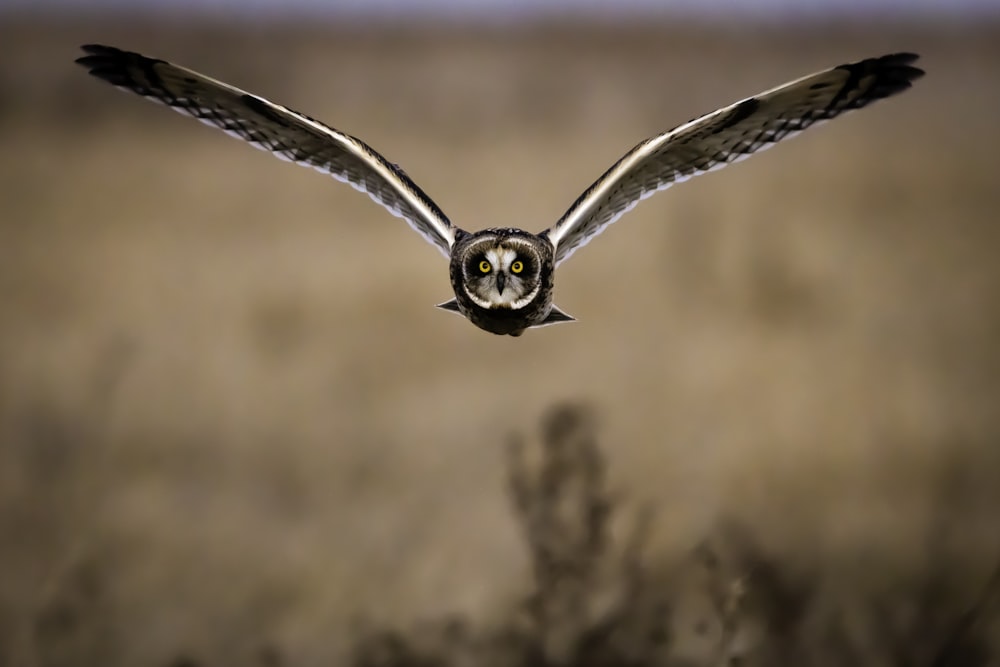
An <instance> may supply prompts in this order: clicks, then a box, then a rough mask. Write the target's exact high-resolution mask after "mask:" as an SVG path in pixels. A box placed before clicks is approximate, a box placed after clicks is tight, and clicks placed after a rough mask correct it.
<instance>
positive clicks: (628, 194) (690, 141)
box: [77, 44, 923, 336]
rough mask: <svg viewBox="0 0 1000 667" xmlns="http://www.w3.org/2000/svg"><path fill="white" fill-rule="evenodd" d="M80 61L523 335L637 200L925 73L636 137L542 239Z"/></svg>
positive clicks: (291, 119)
mask: <svg viewBox="0 0 1000 667" xmlns="http://www.w3.org/2000/svg"><path fill="white" fill-rule="evenodd" d="M83 50H84V52H85V54H86V55H84V56H83V57H81V58H78V59H77V62H78V63H79V64H81V65H83V66H84V67H86V68H87V69H88V70H89V71H90V73H91V74H92V75H94V76H96V77H98V78H100V79H103V80H104V81H107V82H108V83H110V84H112V85H114V86H116V87H118V88H121V89H123V90H128V91H131V92H134V93H137V94H139V95H142V96H143V97H146V98H149V99H151V100H154V101H157V102H161V103H163V104H166V105H167V106H170V107H172V108H174V109H176V110H177V111H179V112H181V113H183V114H187V115H189V116H194V117H195V118H197V119H199V120H201V121H202V122H204V123H206V124H208V125H213V126H215V127H217V128H219V129H221V130H223V131H224V132H226V133H227V134H229V135H232V136H235V137H238V138H240V139H243V140H244V141H246V142H248V143H250V144H251V145H253V146H255V147H257V148H260V149H263V150H266V151H268V152H271V153H273V154H275V155H276V156H278V157H280V158H282V159H284V160H288V161H290V162H295V163H297V164H301V165H305V166H308V167H312V168H313V169H315V170H317V171H320V172H322V173H324V174H329V175H330V176H332V177H334V178H336V179H337V180H340V181H344V182H346V183H348V184H350V185H351V186H353V187H354V188H355V189H357V190H360V191H362V192H365V193H367V194H368V195H369V196H370V197H371V198H372V199H373V200H375V201H376V202H377V203H379V204H381V205H382V206H384V207H385V208H386V209H387V210H388V211H389V212H390V213H392V214H393V215H395V216H398V217H400V218H403V220H405V221H406V223H407V224H409V225H410V227H412V228H413V230H414V231H416V232H417V233H418V234H420V235H421V236H422V237H423V238H424V240H426V241H428V242H429V243H431V244H432V245H434V246H435V247H437V249H438V250H439V251H441V253H442V254H443V255H445V257H447V258H448V259H449V273H450V276H451V286H452V288H453V290H454V292H455V298H454V299H452V300H450V301H448V302H446V303H442V304H439V307H440V308H444V309H445V310H450V311H453V312H456V313H459V314H461V315H464V316H465V317H466V318H467V319H468V320H470V321H471V322H472V323H473V324H475V325H476V326H477V327H479V328H480V329H484V330H486V331H489V332H491V333H494V334H499V335H510V336H520V335H521V334H522V333H523V332H524V331H525V330H526V329H528V328H531V327H539V326H545V325H548V324H555V323H557V322H569V321H572V320H573V318H572V317H570V316H568V315H566V314H565V313H564V312H562V311H561V310H560V309H559V308H557V307H556V306H555V305H553V303H552V289H553V282H554V278H555V270H556V267H558V266H559V264H561V263H562V262H564V261H565V260H567V259H569V257H570V256H571V255H572V254H573V253H574V252H576V250H578V249H579V248H581V247H583V246H584V245H586V244H587V243H589V242H590V241H591V240H592V239H593V238H595V237H596V236H597V235H598V234H600V233H601V232H602V231H604V230H605V229H606V228H607V227H608V225H610V224H612V223H613V222H615V221H616V220H618V219H619V218H620V217H621V216H622V215H624V214H625V213H626V212H627V211H629V210H631V209H632V208H633V207H634V206H635V205H636V204H638V202H639V201H641V200H642V199H645V198H647V197H649V196H651V195H653V194H655V193H657V192H660V191H661V190H665V189H667V188H669V187H670V186H672V185H673V184H675V183H680V182H681V181H684V180H687V179H688V178H691V177H692V176H695V175H698V174H702V173H705V172H708V171H714V170H716V169H720V168H722V167H724V166H726V165H728V164H732V163H734V162H738V161H740V160H743V159H744V158H747V157H749V156H750V155H751V154H753V153H755V152H757V151H760V150H763V149H765V148H768V147H770V146H773V145H774V144H775V143H777V142H779V141H782V140H783V139H785V138H787V137H793V136H795V135H797V134H799V133H800V132H802V131H803V130H805V129H807V128H809V127H811V126H813V125H818V124H820V123H823V122H826V121H828V120H831V119H833V118H836V117H837V116H839V115H841V114H844V113H848V112H850V111H853V110H855V109H860V108H862V107H865V106H867V105H868V104H870V103H872V102H874V101H876V100H880V99H883V98H886V97H891V96H893V95H896V94H898V93H900V92H902V91H904V90H906V89H908V88H909V87H910V85H911V82H912V81H914V80H915V79H917V78H919V77H920V76H922V75H923V71H922V70H920V69H918V68H916V67H913V65H912V63H913V62H914V61H916V59H917V56H916V55H915V54H913V53H891V54H888V55H884V56H880V57H877V58H867V59H865V60H859V61H857V62H853V63H846V64H843V65H838V66H837V67H832V68H830V69H826V70H823V71H821V72H817V73H815V74H811V75H809V76H805V77H802V78H801V79H797V80H795V81H791V82H789V83H786V84H784V85H781V86H778V87H776V88H772V89H771V90H767V91H764V92H763V93H759V94H758V95H754V96H753V97H748V98H745V99H743V100H740V101H738V102H736V103H734V104H731V105H729V106H727V107H723V108H721V109H718V110H717V111H713V112H711V113H708V114H705V115H703V116H700V117H698V118H695V119H694V120H691V121H688V122H687V123H683V124H681V125H678V126H677V127H675V128H673V129H671V130H667V131H666V132H661V133H660V134H657V135H654V136H652V137H649V138H648V139H646V140H644V141H641V142H639V143H638V144H636V145H635V146H634V147H633V148H632V149H631V150H629V151H628V152H627V153H625V155H623V156H622V157H621V158H620V159H619V160H618V161H617V162H615V163H614V164H613V165H611V167H610V168H608V169H607V170H606V171H605V172H604V173H603V174H602V175H601V176H600V177H598V179H597V180H596V181H595V182H594V183H593V184H592V185H591V186H590V187H589V188H587V190H585V191H584V193H583V194H582V195H580V196H579V197H578V198H577V199H576V200H575V201H574V202H573V204H572V205H570V207H569V209H568V210H567V211H566V212H565V213H564V214H563V216H562V217H561V218H559V220H558V221H557V222H556V223H555V224H554V225H552V226H551V227H549V228H548V229H546V230H545V231H543V232H542V233H540V234H532V233H530V232H526V231H523V230H520V229H511V228H492V229H484V230H482V231H479V232H468V231H465V230H463V229H461V228H459V227H457V226H456V225H453V224H452V223H451V221H450V220H448V217H447V216H446V215H445V214H444V212H443V211H442V210H441V209H440V208H439V207H438V206H437V204H435V203H434V201H433V200H432V199H431V198H430V197H428V196H427V195H426V194H425V193H424V191H423V190H421V189H420V187H418V186H417V184H416V183H414V182H413V181H412V180H411V179H410V177H409V176H408V175H407V174H406V172H405V171H403V169H402V168H400V167H399V165H397V164H395V163H393V162H390V161H389V160H387V159H386V158H385V157H383V156H382V155H381V154H380V153H378V152H377V151H375V150H374V149H373V148H372V147H371V146H369V145H368V144H366V143H365V142H363V141H361V140H360V139H358V138H357V137H354V136H351V135H349V134H346V133H344V132H341V131H339V130H336V129H334V128H332V127H330V126H328V125H324V124H323V123H321V122H319V121H317V120H316V119H314V118H310V117H309V116H307V115H305V114H302V113H299V112H297V111H294V110H292V109H289V108H288V107H286V106H282V105H280V104H275V103H274V102H270V101H268V100H266V99H264V98H263V97H259V96H257V95H253V94H251V93H248V92H246V91H244V90H240V89H239V88H236V87H234V86H230V85H229V84H226V83H223V82H222V81H217V80H216V79H212V78H210V77H207V76H205V75H203V74H199V73H198V72H195V71H193V70H189V69H186V68H184V67H180V66H178V65H174V64H172V63H169V62H167V61H165V60H158V59H156V58H148V57H146V56H143V55H141V54H139V53H133V52H130V51H123V50H121V49H116V48H114V47H110V46H101V45H97V44H90V45H86V46H84V47H83Z"/></svg>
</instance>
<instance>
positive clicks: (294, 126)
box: [76, 44, 456, 257]
mask: <svg viewBox="0 0 1000 667" xmlns="http://www.w3.org/2000/svg"><path fill="white" fill-rule="evenodd" d="M82 48H83V51H84V52H86V53H87V55H85V56H83V57H81V58H78V59H77V61H76V62H77V63H79V64H81V65H83V66H84V67H86V68H87V69H88V70H89V71H90V74H92V75H94V76H95V77H97V78H99V79H103V80H105V81H107V82H108V83H110V84H112V85H114V86H116V87H118V88H121V89H123V90H129V91H131V92H133V93H137V94H139V95H142V96H143V97H146V98H148V99H151V100H153V101H155V102H160V103H162V104H166V105H167V106H169V107H172V108H174V109H176V110H177V111H179V112H181V113H184V114H187V115H189V116H193V117H195V118H197V119H198V120H200V121H201V122H203V123H205V124H207V125H212V126H214V127H217V128H219V129H221V130H222V131H223V132H225V133H226V134H228V135H230V136H233V137H236V138H238V139H243V140H244V141H246V142H248V143H250V144H251V145H253V146H255V147H257V148H260V149H262V150H266V151H269V152H271V153H274V155H276V156H277V157H279V158H281V159H283V160H287V161H289V162H294V163H297V164H301V165H304V166H308V167H312V168H313V169H316V170H317V171H320V172H323V173H326V174H329V175H331V176H333V177H334V178H336V179H337V180H339V181H343V182H345V183H348V184H350V185H351V186H353V187H354V188H355V189H357V190H360V191H362V192H365V193H367V194H368V195H369V196H370V197H371V198H372V199H373V200H375V201H376V202H378V203H379V204H381V205H382V206H384V207H385V208H386V209H388V210H389V212H390V213H392V214H393V215H395V216H398V217H400V218H403V219H404V220H405V221H406V222H407V223H408V224H409V225H410V226H411V227H412V228H413V229H414V230H416V231H417V232H418V233H419V234H420V235H421V236H423V237H424V238H425V239H426V240H427V241H429V242H430V243H433V244H434V245H436V246H437V247H438V249H440V250H441V252H442V253H444V255H445V257H448V256H450V251H451V246H452V245H453V244H454V242H455V232H456V228H455V227H454V226H453V225H452V224H451V222H449V221H448V218H447V217H446V216H445V214H444V213H443V212H442V211H441V209H440V208H438V206H437V205H436V204H435V203H434V202H433V201H432V200H431V199H430V197H428V196H427V195H426V194H424V192H423V190H421V189H420V188H419V187H418V186H417V185H416V184H415V183H414V182H413V181H412V180H410V178H409V177H408V176H407V175H406V173H405V172H404V171H403V170H402V169H401V168H399V166H397V165H394V164H392V163H391V162H389V161H388V160H386V159H385V158H384V157H382V156H381V155H380V154H379V153H378V152H376V151H375V150H374V149H372V148H371V147H370V146H368V145H367V144H366V143H364V142H363V141H361V140H360V139H357V138H356V137H352V136H350V135H348V134H344V133H343V132H340V131H338V130H335V129H333V128H331V127H328V126H326V125H324V124H323V123H320V122H319V121H317V120H315V119H313V118H310V117H309V116H306V115H305V114H301V113H299V112H297V111H293V110H291V109H289V108H287V107H284V106H281V105H280V104H275V103H273V102H269V101H268V100H266V99H264V98H262V97H258V96H257V95H253V94H251V93H248V92H246V91H243V90H240V89H239V88H235V87H233V86H230V85H228V84H225V83H222V82H221V81H216V80H215V79H212V78H209V77H207V76H204V75H202V74H198V73H197V72H194V71H192V70H189V69H186V68H184V67H179V66H177V65H174V64H171V63H168V62H166V61H163V60H157V59H154V58H147V57H145V56H143V55H140V54H138V53H132V52H129V51H122V50H120V49H116V48H114V47H110V46H101V45H96V44H89V45H85V46H83V47H82Z"/></svg>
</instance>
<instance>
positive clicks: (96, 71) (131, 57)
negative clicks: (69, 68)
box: [74, 44, 163, 88]
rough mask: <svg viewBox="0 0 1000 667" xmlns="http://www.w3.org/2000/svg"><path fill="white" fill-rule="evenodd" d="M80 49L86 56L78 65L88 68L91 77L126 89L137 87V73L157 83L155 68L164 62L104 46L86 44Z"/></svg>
mask: <svg viewBox="0 0 1000 667" xmlns="http://www.w3.org/2000/svg"><path fill="white" fill-rule="evenodd" d="M80 49H81V50H82V51H83V52H84V53H85V54H86V55H83V56H80V57H79V58H77V59H76V60H75V61H74V62H76V64H78V65H80V66H82V67H86V68H87V72H88V73H89V74H90V75H91V76H95V77H97V78H98V79H102V80H104V81H107V82H108V83H110V84H112V85H114V86H120V87H124V88H128V87H133V86H135V84H136V74H135V72H142V73H144V74H145V76H146V79H147V81H150V82H151V81H155V80H156V75H155V73H154V71H153V66H154V65H156V64H158V63H162V62H163V61H162V60H157V59H155V58H147V57H146V56H144V55H142V54H140V53H135V52H133V51H124V50H122V49H118V48H115V47H113V46H105V45H103V44H84V45H83V46H81V47H80Z"/></svg>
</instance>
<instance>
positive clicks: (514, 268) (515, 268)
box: [510, 260, 524, 273]
mask: <svg viewBox="0 0 1000 667" xmlns="http://www.w3.org/2000/svg"><path fill="white" fill-rule="evenodd" d="M510 270H511V272H512V273H520V272H521V271H524V262H522V261H521V260H517V261H516V262H514V263H513V264H511V265H510Z"/></svg>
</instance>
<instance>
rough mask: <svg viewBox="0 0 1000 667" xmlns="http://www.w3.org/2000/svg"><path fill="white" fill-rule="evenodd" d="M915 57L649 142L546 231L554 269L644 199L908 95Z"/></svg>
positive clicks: (833, 76) (837, 77)
mask: <svg viewBox="0 0 1000 667" xmlns="http://www.w3.org/2000/svg"><path fill="white" fill-rule="evenodd" d="M916 59H917V56H916V55H915V54H912V53H894V54H891V55H887V56H882V57H880V58H869V59H867V60H862V61H859V62H856V63H849V64H846V65H840V66H839V67H834V68H832V69H829V70H826V71H824V72H818V73H816V74H812V75H810V76H806V77H803V78H801V79H798V80H796V81H792V82H791V83H786V84H784V85H782V86H778V87H777V88H774V89H772V90H769V91H766V92H764V93H761V94H760V95H757V96H755V97H750V98H747V99H745V100H742V101H740V102H737V103H736V104H733V105H731V106H728V107H726V108H724V109H719V110H718V111H715V112H712V113H710V114H708V115H705V116H702V117H700V118H696V119H694V120H692V121H690V122H687V123H685V124H683V125H681V126H679V127H676V128H674V129H673V130H670V131H668V132H665V133H663V134H660V135H658V136H655V137H652V138H650V139H647V140H646V141H643V142H642V143H640V144H639V145H637V146H636V147H635V148H633V149H632V150H631V151H629V152H628V153H626V154H625V156H624V157H622V158H621V159H620V160H619V161H618V162H616V163H615V164H614V165H612V166H611V168H610V169H608V170H607V171H606V172H605V173H604V174H603V175H602V176H601V177H600V178H599V179H597V181H596V182H595V183H594V184H593V185H591V186H590V188H588V189H587V191H586V192H584V193H583V194H582V195H580V197H579V198H578V199H577V200H576V201H575V202H574V203H573V205H572V206H570V208H569V210H568V211H567V212H566V213H565V214H564V215H563V217H562V218H561V219H560V220H559V222H557V223H556V224H555V225H553V226H552V227H551V228H549V229H548V230H546V232H544V233H545V234H547V235H548V237H549V240H550V241H551V242H552V245H553V246H554V247H555V259H556V264H557V265H558V264H559V263H560V262H562V261H564V260H565V259H567V258H568V257H569V256H570V255H572V254H573V252H574V251H575V250H576V249H577V248H580V247H581V246H583V245H585V244H587V243H588V242H589V241H590V240H591V239H592V238H593V237H594V236H596V235H597V234H599V233H600V232H601V231H603V230H604V229H605V228H606V227H607V226H608V225H610V224H611V223H613V222H614V221H615V220H617V219H618V218H620V217H621V216H622V215H623V214H624V213H626V212H627V211H629V210H631V209H632V208H633V207H634V206H635V205H636V204H638V203H639V201H640V200H642V199H645V198H646V197H649V196H651V195H653V194H654V193H656V192H659V191H660V190H665V189H666V188H669V187H670V186H671V185H673V184H674V183H680V182H681V181H685V180H687V179H689V178H691V177H692V176H696V175H698V174H702V173H705V172H707V171H712V170H715V169H721V168H722V167H724V166H726V165H727V164H731V163H733V162H737V161H739V160H742V159H744V158H747V157H749V156H750V155H751V154H752V153H755V152H757V151H760V150H764V149H765V148H770V147H771V146H773V145H774V144H775V143H777V142H778V141H781V140H782V139H785V138H786V137H791V136H794V135H796V134H798V133H799V132H801V131H802V130H804V129H806V128H807V127H809V126H811V125H816V124H819V123H821V122H823V121H827V120H830V119H831V118H835V117H836V116H839V115H840V114H842V113H846V112H848V111H852V110H854V109H860V108H862V107H864V106H867V105H868V104H870V103H871V102H874V101H875V100H879V99H882V98H884V97H889V96H891V95H895V94H896V93H899V92H902V91H904V90H906V89H907V88H909V87H910V82H911V81H913V80H914V79H917V78H919V77H920V76H922V75H923V73H924V72H923V71H922V70H920V69H917V68H916V67H912V66H911V63H913V62H914V61H915V60H916Z"/></svg>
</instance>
